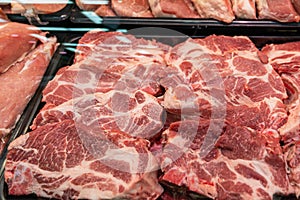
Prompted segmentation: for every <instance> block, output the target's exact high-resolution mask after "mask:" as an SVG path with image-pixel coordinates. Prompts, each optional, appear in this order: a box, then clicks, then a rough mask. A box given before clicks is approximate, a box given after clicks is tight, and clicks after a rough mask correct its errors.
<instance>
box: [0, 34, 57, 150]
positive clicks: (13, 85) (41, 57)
mask: <svg viewBox="0 0 300 200" xmlns="http://www.w3.org/2000/svg"><path fill="white" fill-rule="evenodd" d="M41 37H42V36H41ZM43 42H44V43H43V44H40V45H39V46H38V47H37V48H36V49H34V50H32V51H31V52H30V53H29V54H28V55H27V56H26V57H25V58H24V59H23V60H22V61H20V62H17V63H15V64H14V65H12V66H11V67H10V69H9V70H8V71H6V72H5V73H3V74H1V75H0V83H1V87H0V94H1V98H0V135H1V139H2V140H3V139H4V137H6V136H7V134H8V133H9V132H10V131H11V130H12V129H13V128H14V126H15V123H16V122H17V119H18V118H19V117H20V115H21V114H22V112H23V110H24V108H25V107H26V105H27V103H28V102H29V100H30V99H31V97H32V96H33V94H34V92H35V90H36V89H37V87H38V86H39V84H40V81H41V79H42V77H43V75H44V73H45V71H46V69H47V66H48V64H49V62H50V59H51V57H52V55H53V53H54V51H55V49H56V38H54V37H52V38H49V39H47V38H45V39H44V41H43ZM1 145H3V143H1ZM1 149H2V148H1Z"/></svg>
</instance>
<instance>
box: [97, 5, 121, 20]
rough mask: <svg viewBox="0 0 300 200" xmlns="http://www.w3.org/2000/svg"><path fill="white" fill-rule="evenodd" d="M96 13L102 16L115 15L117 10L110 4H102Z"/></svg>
mask: <svg viewBox="0 0 300 200" xmlns="http://www.w3.org/2000/svg"><path fill="white" fill-rule="evenodd" d="M95 13H96V14H97V15H99V16H101V17H114V16H116V14H115V12H114V11H113V10H112V9H111V7H110V5H100V6H99V7H98V8H97V9H96V10H95Z"/></svg>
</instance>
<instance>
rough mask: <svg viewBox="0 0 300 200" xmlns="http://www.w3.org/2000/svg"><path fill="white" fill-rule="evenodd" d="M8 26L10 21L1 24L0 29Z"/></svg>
mask: <svg viewBox="0 0 300 200" xmlns="http://www.w3.org/2000/svg"><path fill="white" fill-rule="evenodd" d="M6 26H8V23H5V24H3V25H0V29H3V28H5V27H6Z"/></svg>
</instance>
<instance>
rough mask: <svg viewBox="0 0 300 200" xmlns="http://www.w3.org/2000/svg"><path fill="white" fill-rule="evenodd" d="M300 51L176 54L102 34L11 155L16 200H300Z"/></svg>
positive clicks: (9, 176) (213, 42)
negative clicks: (180, 191)
mask: <svg viewBox="0 0 300 200" xmlns="http://www.w3.org/2000/svg"><path fill="white" fill-rule="evenodd" d="M299 52H300V42H293V43H286V44H281V45H267V46H265V47H264V48H263V49H262V50H261V51H260V50H258V49H257V48H256V47H255V45H254V44H253V43H252V41H251V40H250V39H249V38H248V37H245V36H235V37H230V36H216V35H211V36H208V37H206V38H203V39H187V40H186V41H184V42H181V43H179V44H177V45H175V46H173V47H171V46H168V45H165V44H162V43H159V42H157V41H155V40H145V39H143V38H136V37H134V36H132V35H125V34H122V33H118V32H99V31H91V32H88V33H86V34H85V35H84V36H83V37H82V38H81V39H80V41H79V45H78V47H77V54H76V56H75V59H74V64H72V65H71V66H66V67H64V68H61V69H60V70H59V71H58V73H57V75H56V76H55V77H54V79H53V80H52V81H50V82H49V84H48V85H47V87H46V88H45V90H44V92H43V101H44V102H45V106H44V107H43V109H42V110H41V111H40V112H39V113H38V115H37V116H36V118H35V120H34V122H33V124H32V126H31V128H32V131H31V132H29V133H27V134H25V135H22V136H20V137H19V138H17V139H16V140H15V141H13V142H12V143H11V144H10V146H9V151H8V154H7V161H6V166H5V181H6V183H7V185H8V190H9V194H11V195H27V194H31V193H35V194H36V195H37V196H41V197H48V198H57V199H113V198H124V199H157V198H159V197H160V198H162V199H170V198H171V197H170V196H168V195H167V194H166V193H165V192H164V189H165V190H167V189H166V188H163V187H162V186H161V185H164V186H166V187H167V188H168V187H173V186H177V187H179V188H185V189H186V190H188V191H192V192H193V193H195V194H198V195H203V196H206V197H209V198H212V199H272V197H273V195H275V194H276V195H277V194H278V195H283V196H285V195H289V194H296V195H299V194H300V190H299V183H300V182H299V181H300V180H299V174H300V165H299V149H300V145H299V140H300V138H299V126H300V120H299V119H300V118H299V112H298V110H299V107H300V103H299V88H300V83H299V73H300V71H299V70H300V68H299V57H300V53H299Z"/></svg>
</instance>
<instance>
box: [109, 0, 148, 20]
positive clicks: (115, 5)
mask: <svg viewBox="0 0 300 200" xmlns="http://www.w3.org/2000/svg"><path fill="white" fill-rule="evenodd" d="M111 6H112V9H113V10H114V11H115V13H117V15H118V16H122V17H153V15H152V13H151V11H150V6H149V3H148V0H122V1H119V0H112V1H111Z"/></svg>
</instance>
